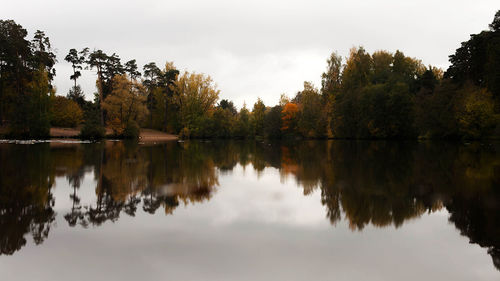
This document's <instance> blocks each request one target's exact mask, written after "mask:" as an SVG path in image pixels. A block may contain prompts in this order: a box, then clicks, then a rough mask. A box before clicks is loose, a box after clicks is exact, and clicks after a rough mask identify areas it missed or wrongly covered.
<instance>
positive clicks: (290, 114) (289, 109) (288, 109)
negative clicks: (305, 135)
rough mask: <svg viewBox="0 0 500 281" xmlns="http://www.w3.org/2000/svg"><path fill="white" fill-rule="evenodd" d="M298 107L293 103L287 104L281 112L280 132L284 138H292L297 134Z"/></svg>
mask: <svg viewBox="0 0 500 281" xmlns="http://www.w3.org/2000/svg"><path fill="white" fill-rule="evenodd" d="M298 113H299V107H298V106H297V104H295V103H290V102H289V103H287V104H286V105H285V106H284V107H283V111H282V112H281V120H282V122H281V132H282V133H283V134H284V135H286V136H293V135H295V134H296V132H297V121H298V120H297V119H298Z"/></svg>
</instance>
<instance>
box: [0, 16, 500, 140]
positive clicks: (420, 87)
mask: <svg viewBox="0 0 500 281" xmlns="http://www.w3.org/2000/svg"><path fill="white" fill-rule="evenodd" d="M27 37H28V32H27V31H26V29H24V28H23V27H22V26H21V25H19V24H17V23H16V22H14V21H13V20H0V134H1V135H4V137H5V136H6V137H15V138H46V137H49V129H50V127H51V126H61V127H75V128H79V129H81V137H83V138H94V139H97V138H102V137H105V132H106V129H108V131H112V133H113V135H114V136H115V137H127V138H137V137H138V136H139V131H140V128H151V129H156V130H161V131H164V132H168V133H172V134H179V135H180V136H181V137H185V138H287V139H301V138H352V139H362V138H366V139H373V138H376V139H385V138H397V139H414V138H450V139H464V138H465V139H479V138H489V137H499V136H500V11H498V12H497V13H496V14H495V17H494V19H493V22H492V23H491V24H490V25H489V30H486V31H482V32H480V33H478V34H472V35H471V36H470V39H469V40H468V41H465V42H462V43H461V46H460V47H459V48H458V49H457V50H456V51H455V53H454V54H451V55H450V57H449V60H450V66H449V68H448V69H447V70H446V71H443V70H441V69H438V68H436V67H433V66H430V65H429V66H426V65H424V64H423V63H422V61H421V60H419V59H417V58H413V57H409V56H406V55H405V54H404V53H403V52H402V51H399V50H396V51H395V52H389V51H385V50H379V51H375V52H373V53H371V54H370V53H369V52H367V51H366V50H365V48H364V47H362V46H359V47H354V48H352V49H351V50H350V53H349V55H348V57H346V58H342V57H341V56H339V55H338V54H337V53H336V52H333V53H332V54H331V55H330V57H329V58H328V59H327V61H326V62H327V65H326V70H325V72H324V73H322V74H321V86H320V88H317V87H316V86H315V85H313V84H312V83H311V82H307V81H306V82H304V88H303V89H302V90H300V91H298V92H297V93H296V94H295V95H294V96H293V97H291V98H289V97H287V96H286V95H282V97H281V98H280V101H279V103H278V104H277V105H275V106H267V105H265V104H264V103H263V101H262V100H261V99H258V100H257V102H256V103H255V104H254V105H253V106H249V107H248V108H247V106H246V105H244V106H243V108H241V109H240V110H237V109H236V107H235V106H234V104H233V102H232V101H229V100H225V99H223V100H219V96H220V90H219V89H218V87H217V85H216V84H215V82H214V81H213V80H212V78H211V77H210V76H208V75H206V74H202V73H196V72H188V71H184V72H182V73H181V72H180V71H179V70H178V69H177V68H176V67H175V66H174V64H173V63H172V62H168V61H167V62H166V63H165V64H164V66H157V64H156V62H150V63H147V64H146V65H144V66H143V67H142V71H141V69H140V67H139V66H138V65H137V62H136V60H135V59H131V60H128V61H126V62H122V59H121V58H120V56H119V55H118V54H116V53H112V54H107V53H105V52H104V51H102V50H100V49H93V50H91V49H90V48H83V49H82V50H77V49H70V50H69V52H68V53H67V55H66V56H65V57H64V60H65V61H66V62H68V63H69V64H70V65H71V68H72V74H71V75H70V76H69V77H68V78H69V79H70V80H72V81H73V82H72V84H73V86H72V87H71V88H70V89H69V90H68V93H67V94H66V96H61V95H56V87H55V86H54V85H52V81H53V78H54V76H55V75H56V73H55V69H54V66H55V64H56V63H57V59H56V55H55V53H54V51H53V48H52V45H51V43H50V40H49V37H47V36H46V34H45V33H44V32H43V31H40V30H37V31H36V32H35V33H34V36H33V38H32V39H31V40H30V39H29V38H27ZM85 69H91V70H94V71H95V72H96V74H97V75H96V76H97V77H96V87H97V92H96V93H94V100H92V101H88V100H86V99H85V98H84V97H85V94H84V92H83V91H82V88H81V87H80V85H79V84H78V79H79V78H80V77H81V76H82V75H84V70H85Z"/></svg>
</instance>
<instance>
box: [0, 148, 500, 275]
mask: <svg viewBox="0 0 500 281" xmlns="http://www.w3.org/2000/svg"><path fill="white" fill-rule="evenodd" d="M499 148H500V146H499V144H497V143H490V144H481V143H473V144H470V145H462V144H450V143H414V142H408V143H405V142H381V141H380V142H352V141H311V142H300V143H294V144H285V143H256V142H237V141H234V142H185V143H177V142H169V143H163V144H159V145H147V144H146V145H138V144H135V143H125V142H103V143H97V144H74V143H42V144H34V145H14V144H0V160H1V163H2V169H1V170H0V251H1V252H0V253H1V255H0V272H2V275H3V277H2V280H35V279H36V280H68V279H70V280H87V279H89V278H92V279H96V278H97V279H102V278H103V277H105V279H107V280H136V279H153V280H156V279H165V278H167V279H174V278H175V279H182V280H313V279H314V280H332V279H335V280H368V279H369V280H421V279H423V278H426V279H429V280H439V279H443V280H498V278H499V277H500V271H499V270H498V268H499V267H500V261H499V257H500V225H499V224H500V223H499V221H500V206H499V205H500V190H499V189H498V186H499V185H500V172H499V171H500V157H499ZM6 163H8V164H6ZM469 242H470V243H469Z"/></svg>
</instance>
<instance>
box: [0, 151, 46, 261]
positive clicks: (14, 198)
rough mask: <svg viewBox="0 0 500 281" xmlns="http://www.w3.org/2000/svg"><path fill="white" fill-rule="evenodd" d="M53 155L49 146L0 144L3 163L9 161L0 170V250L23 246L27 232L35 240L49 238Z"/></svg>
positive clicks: (37, 241)
mask: <svg viewBox="0 0 500 281" xmlns="http://www.w3.org/2000/svg"><path fill="white" fill-rule="evenodd" d="M50 156H51V154H50V150H49V148H48V146H42V147H40V148H39V149H38V148H37V149H36V151H35V149H34V148H33V147H8V148H7V146H6V145H2V144H0V163H9V165H5V164H2V169H1V172H0V254H7V255H11V254H13V253H14V252H16V251H18V250H19V249H21V248H22V247H23V246H24V245H26V242H27V241H26V238H25V235H26V234H27V233H30V234H31V236H32V237H33V241H34V242H35V243H36V244H40V243H42V242H43V241H44V240H45V238H47V236H48V234H49V231H50V228H51V226H52V223H53V221H54V219H55V213H54V211H53V209H52V207H53V206H54V199H53V196H52V193H51V187H52V185H53V182H54V177H53V174H51V173H50V170H51V169H50V167H51V161H52V159H51V157H50ZM21 171H22V173H21Z"/></svg>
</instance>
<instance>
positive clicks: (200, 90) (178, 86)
mask: <svg viewBox="0 0 500 281" xmlns="http://www.w3.org/2000/svg"><path fill="white" fill-rule="evenodd" d="M219 92H220V91H219V90H218V89H217V86H216V85H215V84H214V82H213V80H212V78H210V76H207V75H204V74H198V73H189V72H184V73H183V74H182V75H180V76H179V78H178V80H177V81H176V82H175V97H174V98H175V102H176V104H177V105H178V106H179V110H180V112H179V113H180V118H181V124H182V127H183V129H182V130H183V131H184V132H185V134H187V135H190V136H194V137H198V136H201V135H202V134H203V132H202V131H203V123H204V119H206V118H207V117H208V114H209V112H210V111H211V110H213V109H214V107H215V103H216V102H217V99H218V98H219Z"/></svg>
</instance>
